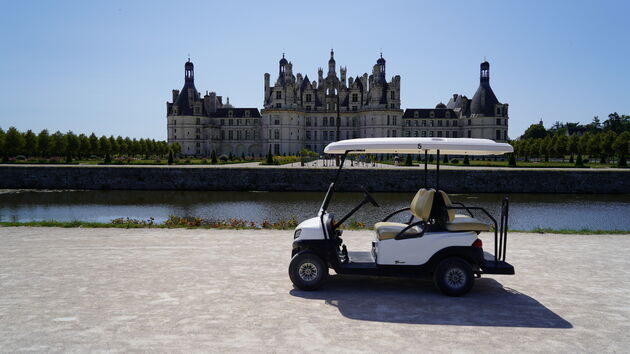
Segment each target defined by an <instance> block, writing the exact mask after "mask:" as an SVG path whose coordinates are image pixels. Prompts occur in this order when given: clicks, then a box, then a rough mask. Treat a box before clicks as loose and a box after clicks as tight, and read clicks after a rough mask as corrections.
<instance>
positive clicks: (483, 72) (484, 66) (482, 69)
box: [479, 60, 490, 84]
mask: <svg viewBox="0 0 630 354" xmlns="http://www.w3.org/2000/svg"><path fill="white" fill-rule="evenodd" d="M479 82H480V83H481V84H490V63H488V61H487V60H484V61H483V62H482V63H481V65H479Z"/></svg>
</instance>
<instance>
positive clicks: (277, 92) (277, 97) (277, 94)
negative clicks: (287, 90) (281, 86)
mask: <svg viewBox="0 0 630 354" xmlns="http://www.w3.org/2000/svg"><path fill="white" fill-rule="evenodd" d="M276 99H278V100H279V99H282V91H276Z"/></svg>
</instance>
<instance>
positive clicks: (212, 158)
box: [210, 150, 217, 165]
mask: <svg viewBox="0 0 630 354" xmlns="http://www.w3.org/2000/svg"><path fill="white" fill-rule="evenodd" d="M210 163H211V164H213V165H216V164H217V152H216V151H214V150H212V155H211V156H210Z"/></svg>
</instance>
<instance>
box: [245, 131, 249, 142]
mask: <svg viewBox="0 0 630 354" xmlns="http://www.w3.org/2000/svg"><path fill="white" fill-rule="evenodd" d="M245 140H249V130H246V131H245Z"/></svg>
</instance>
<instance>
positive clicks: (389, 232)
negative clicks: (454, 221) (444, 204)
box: [374, 188, 435, 241]
mask: <svg viewBox="0 0 630 354" xmlns="http://www.w3.org/2000/svg"><path fill="white" fill-rule="evenodd" d="M434 194H435V190H433V189H431V190H426V189H424V188H422V189H420V190H419V191H418V193H416V195H415V196H414V197H413V200H412V201H411V205H410V206H409V210H410V211H411V213H412V214H413V215H414V216H415V217H416V218H418V219H420V220H422V221H427V220H428V219H429V215H430V214H431V207H432V205H433V196H434ZM407 226H409V225H408V224H403V223H398V222H388V221H381V222H377V223H376V224H374V230H376V235H377V236H378V239H379V240H381V241H382V240H389V239H392V238H394V237H396V235H398V233H399V232H401V231H402V230H403V229H404V228H406V227H407ZM421 231H422V230H421V229H420V227H418V226H414V227H411V228H409V229H408V230H407V231H405V235H406V234H417V233H420V232H421Z"/></svg>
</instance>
